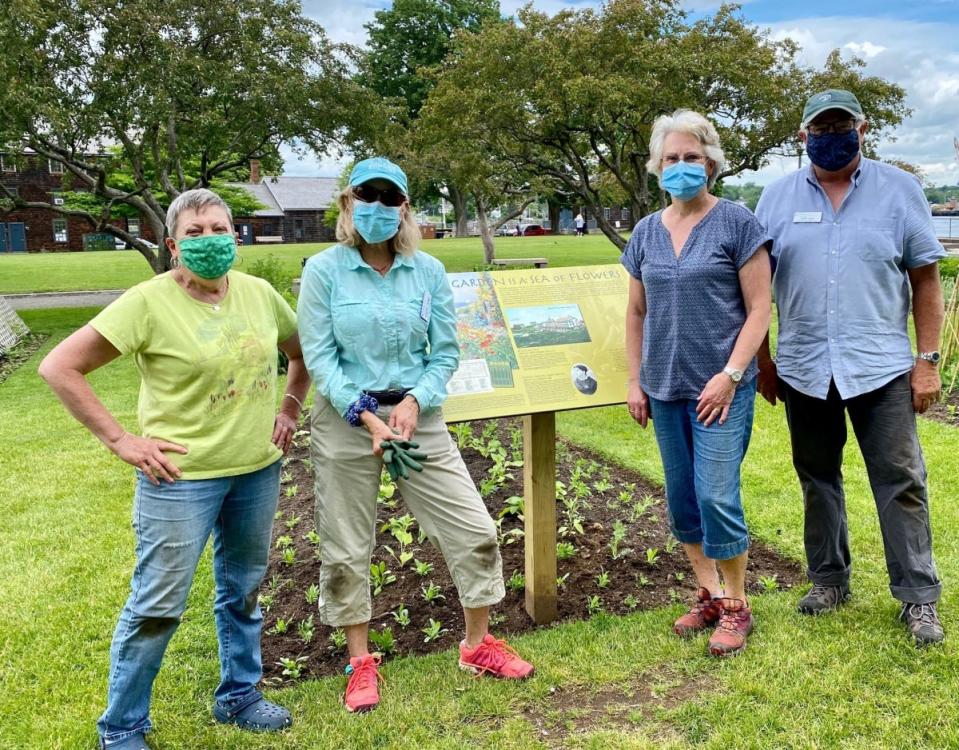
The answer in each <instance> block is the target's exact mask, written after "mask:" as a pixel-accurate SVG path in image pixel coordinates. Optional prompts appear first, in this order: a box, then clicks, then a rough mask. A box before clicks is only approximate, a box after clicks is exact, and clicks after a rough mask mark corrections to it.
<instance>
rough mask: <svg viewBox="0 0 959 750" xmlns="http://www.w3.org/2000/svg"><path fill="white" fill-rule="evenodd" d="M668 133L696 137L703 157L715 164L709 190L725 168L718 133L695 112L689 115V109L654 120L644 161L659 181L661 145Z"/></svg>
mask: <svg viewBox="0 0 959 750" xmlns="http://www.w3.org/2000/svg"><path fill="white" fill-rule="evenodd" d="M670 133H689V134H690V135H693V136H696V138H698V139H699V142H700V143H701V144H703V151H705V153H706V158H708V159H709V160H710V161H711V162H712V163H713V164H714V165H715V166H714V168H713V173H712V174H711V175H710V176H709V182H708V187H709V189H710V190H712V189H713V185H715V184H716V180H717V179H719V175H720V174H721V173H722V171H723V169H724V168H725V166H726V154H724V153H723V149H722V146H720V145H719V133H717V132H716V127H715V126H714V125H713V124H712V123H711V122H710V121H709V120H707V119H706V118H705V117H703V116H702V115H701V114H699V112H693V111H692V110H691V109H677V110H676V111H675V112H673V113H672V114H671V115H662V116H660V117H657V118H656V121H655V122H654V123H653V132H652V135H651V136H650V138H649V161H648V162H646V169H648V170H649V171H650V173H652V174H654V175H656V176H657V177H659V178H662V176H663V143H664V142H665V141H666V136H667V135H669V134H670Z"/></svg>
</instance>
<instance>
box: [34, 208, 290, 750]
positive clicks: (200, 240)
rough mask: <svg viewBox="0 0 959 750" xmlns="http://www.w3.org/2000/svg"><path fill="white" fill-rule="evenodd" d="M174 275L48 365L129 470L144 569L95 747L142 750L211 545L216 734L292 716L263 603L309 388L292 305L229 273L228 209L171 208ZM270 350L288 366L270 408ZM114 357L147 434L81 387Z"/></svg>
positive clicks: (123, 616) (109, 313) (114, 658)
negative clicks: (288, 464)
mask: <svg viewBox="0 0 959 750" xmlns="http://www.w3.org/2000/svg"><path fill="white" fill-rule="evenodd" d="M166 225H167V233H168V235H169V238H168V239H167V240H166V243H167V246H168V247H169V249H170V252H171V253H172V255H173V260H174V264H175V267H174V269H173V270H172V271H169V272H167V273H163V274H160V275H159V276H155V277H153V278H152V279H150V280H148V281H144V282H143V283H142V284H138V285H137V286H135V287H133V288H132V289H129V290H128V291H127V292H125V293H124V294H123V296H122V297H120V299H118V300H117V301H116V302H114V303H113V304H111V305H110V306H108V307H107V308H106V309H105V310H103V312H101V313H100V314H99V315H97V316H96V317H95V318H94V319H93V320H91V321H90V323H89V324H87V325H85V326H84V327H83V328H81V329H80V330H78V331H77V332H76V333H74V334H73V335H71V336H70V337H69V338H67V339H66V340H65V341H63V342H62V343H60V344H59V345H58V346H57V347H56V348H55V349H54V350H53V351H52V352H50V354H48V355H47V357H46V359H44V360H43V362H42V363H41V365H40V375H41V376H42V377H43V378H44V380H46V381H47V383H49V385H50V387H51V388H52V389H53V390H54V392H55V393H56V394H57V396H58V397H59V398H60V400H61V401H62V402H63V403H64V405H65V406H66V407H67V409H68V410H69V411H70V413H71V414H73V416H75V417H76V418H77V419H78V420H79V421H80V422H81V423H82V424H83V425H84V426H85V427H86V428H87V429H89V430H90V432H92V433H93V434H94V435H96V436H97V437H98V438H99V439H100V441H101V442H103V444H104V445H106V446H107V447H108V448H109V449H110V450H111V451H113V453H115V454H116V455H117V456H118V457H119V458H120V459H122V460H123V461H126V462H127V463H128V464H130V465H131V466H133V467H134V468H136V470H137V471H136V493H135V495H134V499H133V530H134V533H135V535H136V567H135V568H134V571H133V580H132V582H131V590H130V596H129V598H128V599H127V602H126V604H125V605H124V607H123V611H122V612H121V613H120V621H119V622H118V623H117V627H116V632H115V633H114V635H113V645H112V648H111V650H110V676H109V682H108V693H107V707H106V711H104V713H103V716H101V717H100V721H99V722H98V723H97V729H98V731H99V733H100V745H101V747H105V748H109V749H110V750H144V748H147V747H148V746H147V743H146V740H145V739H144V735H145V734H146V733H147V732H149V731H150V730H151V726H152V725H151V722H150V715H149V714H150V696H151V692H152V689H153V681H154V678H155V677H156V675H157V672H158V671H159V669H160V662H161V661H162V659H163V654H164V652H165V651H166V647H167V644H168V643H169V642H170V638H171V637H172V636H173V634H174V632H175V631H176V629H177V626H178V625H179V624H180V618H181V616H182V615H183V612H184V610H185V608H186V602H187V594H189V592H190V586H191V584H192V583H193V576H194V573H195V572H196V567H197V563H198V562H199V560H200V555H201V554H202V553H203V549H204V547H206V542H207V539H209V537H210V536H211V535H212V536H213V571H214V578H215V580H216V599H215V601H214V604H213V612H214V616H215V619H216V632H217V640H218V641H219V644H220V684H219V686H218V687H217V688H216V692H215V693H214V703H213V716H214V718H215V719H216V721H218V722H221V723H227V724H237V725H239V726H240V727H242V728H244V729H250V730H255V731H269V730H279V729H285V728H286V727H288V726H290V723H291V719H290V714H289V712H288V711H287V710H286V709H285V708H280V707H279V706H277V705H274V704H273V703H270V702H269V701H267V700H266V699H265V698H264V697H263V696H262V694H261V693H260V691H259V689H258V685H259V682H260V678H261V677H262V676H263V670H262V662H261V657H260V626H261V623H262V621H263V615H262V614H261V612H260V606H259V604H258V603H257V592H258V591H259V588H260V582H261V581H262V579H263V575H264V574H265V573H266V568H267V561H268V559H269V554H270V536H271V533H272V529H273V516H274V514H275V513H276V506H277V501H278V499H279V494H280V464H281V461H280V459H281V458H282V456H283V454H284V453H286V452H287V450H289V448H290V444H291V441H292V439H293V433H294V431H295V430H296V420H297V417H298V416H299V413H300V405H301V404H302V402H303V399H304V398H306V391H307V388H308V387H309V378H308V376H307V374H306V368H305V367H304V365H303V358H302V354H301V352H300V343H299V339H298V337H297V333H296V317H295V315H294V314H293V311H292V310H291V309H290V306H289V305H288V304H287V303H286V302H285V301H284V300H283V298H282V297H281V296H280V295H279V294H277V293H276V291H274V290H273V288H272V287H271V286H270V285H269V284H268V283H266V282H265V281H263V280H262V279H257V278H254V277H252V276H247V275H246V274H242V273H239V272H238V271H234V270H231V267H232V265H233V260H234V258H235V257H236V239H235V235H234V229H233V219H232V217H231V215H230V209H229V207H228V206H227V205H226V203H224V202H223V201H222V200H221V199H220V198H219V196H217V195H216V194H215V193H212V192H210V191H209V190H189V191H187V192H185V193H182V194H181V195H180V196H179V197H177V198H176V199H174V201H173V202H172V203H171V204H170V208H169V210H168V211H167V219H166ZM277 347H279V348H280V349H281V350H282V351H283V352H285V353H286V355H287V356H288V357H289V376H288V380H287V390H286V394H285V397H284V398H283V399H282V402H281V406H280V410H279V413H277V411H276V381H277V371H276V370H277ZM121 354H131V355H133V357H134V360H135V362H136V366H137V369H138V370H139V371H140V378H141V380H142V383H141V385H140V408H139V421H140V431H141V433H142V436H140V435H133V434H131V433H129V432H127V431H126V430H124V428H123V426H122V425H120V424H119V423H118V422H117V420H116V419H115V418H114V417H113V415H112V414H110V412H109V411H107V409H106V407H105V406H104V405H103V404H102V403H101V402H100V400H99V399H98V398H97V397H96V395H95V394H94V392H93V391H92V390H91V388H90V385H89V383H88V382H87V380H86V376H87V375H88V374H89V373H91V372H93V371H94V370H96V369H98V368H100V367H102V366H103V365H105V364H107V363H108V362H110V361H111V360H114V359H116V358H117V357H119V356H120V355H121Z"/></svg>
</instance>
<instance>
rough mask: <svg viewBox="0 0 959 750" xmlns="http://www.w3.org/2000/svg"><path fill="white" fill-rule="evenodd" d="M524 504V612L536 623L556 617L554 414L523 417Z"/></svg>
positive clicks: (550, 620) (549, 620) (547, 413)
mask: <svg viewBox="0 0 959 750" xmlns="http://www.w3.org/2000/svg"><path fill="white" fill-rule="evenodd" d="M523 493H524V496H525V503H526V513H525V515H526V523H525V527H526V537H525V540H524V541H525V546H526V611H527V612H528V613H529V616H530V617H532V618H533V622H535V623H536V624H537V625H541V624H543V623H547V622H552V621H553V620H555V619H556V616H557V611H556V414H555V413H554V412H545V413H542V414H528V415H526V416H525V417H523Z"/></svg>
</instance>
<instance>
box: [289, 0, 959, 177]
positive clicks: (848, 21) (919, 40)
mask: <svg viewBox="0 0 959 750" xmlns="http://www.w3.org/2000/svg"><path fill="white" fill-rule="evenodd" d="M524 4H525V0H500V7H501V9H502V11H503V13H504V15H512V14H513V13H514V12H515V11H516V10H517V9H518V8H519V7H521V6H522V5H524ZM390 5H392V2H391V0H303V7H304V11H305V12H306V14H307V15H309V16H311V17H312V18H314V19H315V20H317V21H318V22H319V23H320V24H322V25H323V27H324V28H325V29H326V30H327V33H328V34H329V35H330V37H331V38H332V39H334V40H336V41H342V42H349V43H351V44H356V45H363V44H364V42H365V39H366V31H365V29H364V28H363V25H364V24H365V23H368V22H369V21H371V20H372V18H373V14H374V13H375V12H376V11H377V10H379V9H381V8H385V7H389V6H390ZM600 5H601V3H600V2H599V0H534V6H535V7H536V8H537V9H539V10H542V11H545V12H549V13H553V12H556V11H557V10H559V9H561V8H564V7H573V8H587V7H592V8H598V7H599V6H600ZM684 5H685V7H686V8H687V10H689V12H690V13H691V14H693V15H698V14H700V13H710V12H712V11H715V10H716V8H718V7H719V3H718V2H715V1H714V0H686V1H685V2H684ZM741 5H742V10H741V13H742V15H743V16H745V17H746V18H747V19H748V20H750V21H752V22H754V23H756V24H758V25H760V26H763V27H767V28H769V29H770V32H771V34H772V36H773V37H774V38H777V39H781V38H785V37H790V38H792V39H794V40H795V41H796V42H798V43H799V45H800V46H801V47H802V53H801V57H802V61H803V62H804V63H806V64H809V65H814V66H816V67H819V66H821V65H822V64H823V62H824V61H825V59H826V55H828V54H829V52H830V51H831V50H833V49H836V48H839V49H840V50H842V53H843V55H845V56H851V55H853V54H855V55H858V56H859V57H862V58H863V59H865V60H866V62H867V67H866V73H867V74H870V75H879V76H882V77H884V78H887V79H889V80H891V81H894V82H896V83H898V84H899V85H901V86H902V87H903V88H904V89H905V90H906V101H907V104H908V105H909V106H910V107H912V109H913V114H912V116H911V117H909V118H908V119H907V120H905V121H904V122H903V123H902V125H901V126H900V127H899V128H898V129H897V131H896V132H895V133H894V134H893V135H894V138H893V139H888V140H885V141H882V142H880V143H879V153H880V155H881V156H882V157H884V158H890V159H891V158H898V159H904V160H906V161H908V162H911V163H914V164H918V165H920V166H921V167H922V168H923V169H924V170H925V172H926V174H927V177H928V179H929V181H930V182H931V183H934V184H945V183H948V184H956V183H959V163H957V161H956V155H955V152H954V150H953V146H952V139H953V138H954V137H959V0H919V1H909V0H907V1H905V2H903V0H898V1H897V2H893V0H874V2H840V1H839V0H828V1H827V0H804V1H803V2H798V1H796V0H752V1H751V2H750V1H748V0H747V1H746V2H741ZM867 114H868V113H867ZM341 164H342V161H341V160H340V159H337V158H335V157H323V158H318V159H313V158H310V159H307V160H303V161H297V160H296V157H295V156H293V155H292V154H289V158H288V160H287V164H286V172H287V173H288V174H310V175H313V174H324V175H335V174H338V173H339V170H340V165H341ZM794 168H795V160H793V159H790V160H786V161H781V162H780V161H777V162H774V163H772V164H770V165H769V166H767V167H765V168H764V169H762V170H760V171H759V172H748V173H744V174H743V175H742V176H741V177H740V181H749V180H751V181H754V182H759V183H762V184H765V183H768V182H770V181H771V180H774V179H776V178H777V177H780V176H782V175H783V174H786V173H787V172H789V171H792V170H793V169H794Z"/></svg>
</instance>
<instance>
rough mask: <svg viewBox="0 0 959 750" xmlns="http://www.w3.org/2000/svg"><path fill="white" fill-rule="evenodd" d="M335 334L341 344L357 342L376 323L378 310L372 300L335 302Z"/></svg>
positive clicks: (333, 313)
mask: <svg viewBox="0 0 959 750" xmlns="http://www.w3.org/2000/svg"><path fill="white" fill-rule="evenodd" d="M332 318H333V336H334V338H336V340H337V342H338V343H339V344H340V345H341V346H344V345H352V344H355V343H356V342H357V341H358V340H359V339H360V338H361V337H362V336H363V334H364V332H365V331H366V330H367V329H369V327H370V325H371V324H375V320H376V310H375V308H374V306H373V303H372V302H366V301H364V300H354V299H341V300H338V301H336V302H334V303H333V310H332Z"/></svg>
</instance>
